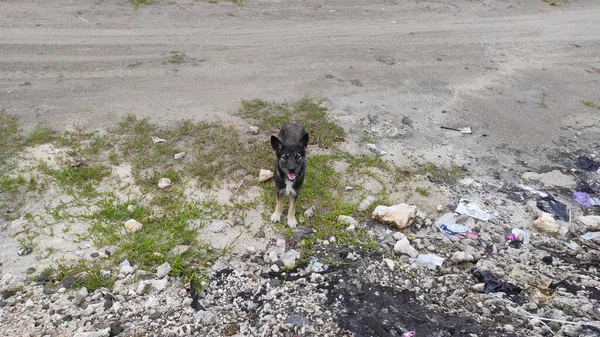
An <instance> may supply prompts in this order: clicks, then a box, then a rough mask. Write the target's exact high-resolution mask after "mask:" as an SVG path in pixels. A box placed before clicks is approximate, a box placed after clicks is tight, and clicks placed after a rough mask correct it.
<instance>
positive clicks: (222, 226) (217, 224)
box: [208, 220, 231, 233]
mask: <svg viewBox="0 0 600 337" xmlns="http://www.w3.org/2000/svg"><path fill="white" fill-rule="evenodd" d="M208 229H209V230H210V231H211V232H213V233H225V232H227V231H228V230H230V229H231V226H230V225H229V224H228V223H227V222H225V221H220V220H217V221H214V222H213V223H211V224H210V225H209V226H208Z"/></svg>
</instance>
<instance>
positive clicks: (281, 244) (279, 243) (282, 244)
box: [275, 239, 285, 249]
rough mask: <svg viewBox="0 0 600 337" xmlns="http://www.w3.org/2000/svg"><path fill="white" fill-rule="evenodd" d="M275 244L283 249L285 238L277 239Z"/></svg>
mask: <svg viewBox="0 0 600 337" xmlns="http://www.w3.org/2000/svg"><path fill="white" fill-rule="evenodd" d="M275 245H276V246H277V247H279V248H283V249H285V239H278V240H277V242H276V243H275Z"/></svg>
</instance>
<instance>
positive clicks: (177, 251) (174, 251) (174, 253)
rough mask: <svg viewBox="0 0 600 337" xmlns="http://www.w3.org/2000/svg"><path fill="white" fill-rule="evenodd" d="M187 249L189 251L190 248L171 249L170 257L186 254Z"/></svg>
mask: <svg viewBox="0 0 600 337" xmlns="http://www.w3.org/2000/svg"><path fill="white" fill-rule="evenodd" d="M188 249H190V246H186V245H178V246H175V247H173V248H172V249H171V252H170V253H171V255H172V256H177V255H182V254H183V253H185V252H187V250H188Z"/></svg>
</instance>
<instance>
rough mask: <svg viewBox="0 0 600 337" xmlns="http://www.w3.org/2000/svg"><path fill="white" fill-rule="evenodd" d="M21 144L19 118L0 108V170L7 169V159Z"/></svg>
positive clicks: (4, 170) (5, 170)
mask: <svg viewBox="0 0 600 337" xmlns="http://www.w3.org/2000/svg"><path fill="white" fill-rule="evenodd" d="M22 146H23V136H22V135H21V133H20V132H19V120H18V118H17V117H16V116H9V115H7V114H6V113H5V112H4V110H0V171H2V172H7V171H8V161H9V159H10V158H12V156H13V155H14V153H15V152H16V151H18V150H19V149H21V148H22Z"/></svg>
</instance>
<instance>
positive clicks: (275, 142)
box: [271, 136, 283, 152]
mask: <svg viewBox="0 0 600 337" xmlns="http://www.w3.org/2000/svg"><path fill="white" fill-rule="evenodd" d="M271 147H272V148H273V151H275V152H279V151H281V149H283V143H282V142H281V141H280V140H279V138H277V136H271Z"/></svg>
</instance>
